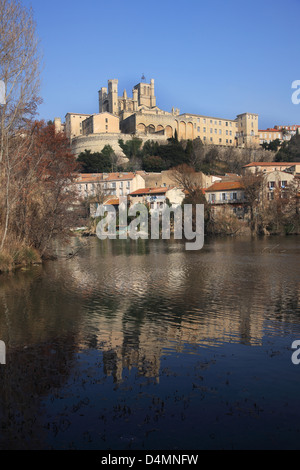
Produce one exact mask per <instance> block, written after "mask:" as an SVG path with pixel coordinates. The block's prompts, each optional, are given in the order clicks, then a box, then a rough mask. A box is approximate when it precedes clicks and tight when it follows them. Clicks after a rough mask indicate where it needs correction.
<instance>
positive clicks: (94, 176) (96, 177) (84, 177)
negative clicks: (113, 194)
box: [77, 173, 135, 183]
mask: <svg viewBox="0 0 300 470" xmlns="http://www.w3.org/2000/svg"><path fill="white" fill-rule="evenodd" d="M134 177H135V174H134V173H81V174H79V175H78V178H77V183H95V182H101V181H127V180H133V178H134Z"/></svg>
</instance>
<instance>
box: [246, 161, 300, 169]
mask: <svg viewBox="0 0 300 470" xmlns="http://www.w3.org/2000/svg"><path fill="white" fill-rule="evenodd" d="M299 164H300V162H253V163H249V164H248V165H245V166H244V167H243V168H249V167H251V166H293V165H299Z"/></svg>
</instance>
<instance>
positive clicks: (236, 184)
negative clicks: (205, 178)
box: [206, 181, 244, 193]
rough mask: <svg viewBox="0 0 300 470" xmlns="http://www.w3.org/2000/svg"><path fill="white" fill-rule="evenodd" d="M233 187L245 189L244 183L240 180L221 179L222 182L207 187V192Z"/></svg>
mask: <svg viewBox="0 0 300 470" xmlns="http://www.w3.org/2000/svg"><path fill="white" fill-rule="evenodd" d="M232 189H234V190H236V189H244V187H243V185H242V183H240V182H238V181H227V182H225V181H223V182H222V181H221V182H220V183H214V184H213V185H212V186H210V187H209V188H207V190H206V192H207V193H211V192H215V191H231V190H232Z"/></svg>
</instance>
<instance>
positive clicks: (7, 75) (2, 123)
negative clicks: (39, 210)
mask: <svg viewBox="0 0 300 470" xmlns="http://www.w3.org/2000/svg"><path fill="white" fill-rule="evenodd" d="M39 64H40V57H39V45H38V40H37V37H36V25H35V21H34V19H33V13H32V10H31V9H26V8H25V7H23V6H22V5H21V3H20V2H19V1H18V0H0V81H1V83H2V84H3V87H4V90H5V100H4V103H3V104H2V105H0V180H1V194H0V207H1V219H0V220H1V227H0V228H1V232H2V233H1V240H0V250H1V249H3V246H4V243H5V240H6V237H7V232H8V227H9V221H10V214H11V212H12V205H13V199H14V190H13V186H12V185H13V183H14V180H15V178H14V175H15V174H16V173H17V172H18V166H19V165H22V162H23V161H24V158H26V157H27V155H28V152H29V151H30V147H31V144H30V139H29V137H30V135H28V134H27V132H28V123H29V121H30V120H31V119H32V117H33V116H34V115H35V114H36V110H37V106H38V104H39V103H40V99H39V97H38V91H39V85H40V83H39V76H40V74H39Z"/></svg>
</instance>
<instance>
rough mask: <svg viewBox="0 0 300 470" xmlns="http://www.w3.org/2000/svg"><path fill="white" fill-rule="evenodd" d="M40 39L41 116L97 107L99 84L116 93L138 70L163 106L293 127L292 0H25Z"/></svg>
mask: <svg viewBox="0 0 300 470" xmlns="http://www.w3.org/2000/svg"><path fill="white" fill-rule="evenodd" d="M23 4H24V5H26V6H29V5H31V6H32V7H33V10H34V12H35V19H36V21H37V26H38V34H39V37H40V40H41V47H42V52H43V61H44V67H43V71H42V89H41V95H42V98H43V100H44V103H43V104H42V105H41V106H40V109H39V112H40V118H43V119H46V120H48V119H53V118H54V117H62V118H63V119H64V116H65V115H66V113H67V112H78V113H97V112H98V90H99V89H100V88H101V87H102V86H107V80H108V79H110V78H118V79H119V94H120V95H121V94H122V93H123V90H124V89H125V88H126V89H127V92H128V95H129V96H131V95H132V88H133V86H134V85H136V84H137V83H138V82H139V81H140V78H141V76H142V74H143V73H144V74H145V76H146V78H147V81H149V80H150V78H154V79H155V81H156V96H157V104H158V106H159V107H160V108H162V109H164V110H167V111H171V108H172V106H174V107H176V108H179V109H180V111H181V112H189V113H195V114H205V115H210V116H216V117H225V118H235V117H236V115H237V114H240V113H243V112H253V113H258V114H259V115H260V122H259V127H260V128H262V129H264V128H265V127H271V126H273V125H275V124H300V105H298V106H295V105H293V104H292V101H291V95H292V89H291V84H292V82H293V81H294V80H300V67H299V50H298V49H299V42H300V41H299V36H300V33H299V17H300V1H299V0H285V1H282V0H261V1H258V0H252V1H251V2H248V1H247V2H246V1H243V0H239V1H237V0H214V1H208V0H206V1H203V0H189V1H187V2H184V1H182V0H180V1H178V0H172V1H171V0H159V1H158V0H152V1H147V2H143V1H140V0H139V1H137V0H115V1H107V0H106V1H105V2H104V1H102V0H85V1H83V0H51V1H45V0H23Z"/></svg>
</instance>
